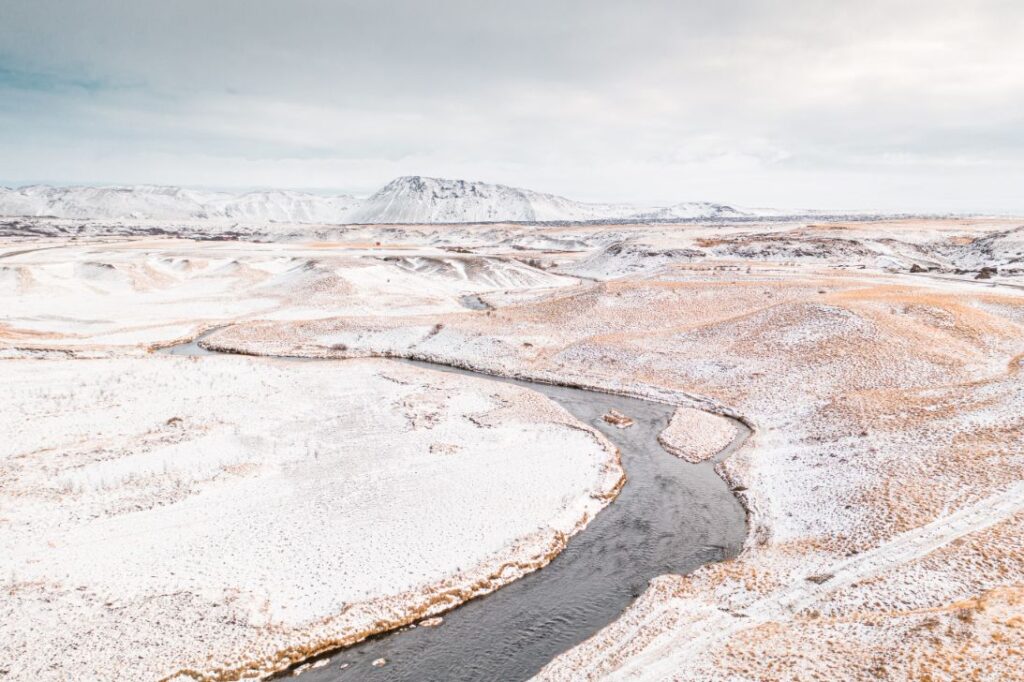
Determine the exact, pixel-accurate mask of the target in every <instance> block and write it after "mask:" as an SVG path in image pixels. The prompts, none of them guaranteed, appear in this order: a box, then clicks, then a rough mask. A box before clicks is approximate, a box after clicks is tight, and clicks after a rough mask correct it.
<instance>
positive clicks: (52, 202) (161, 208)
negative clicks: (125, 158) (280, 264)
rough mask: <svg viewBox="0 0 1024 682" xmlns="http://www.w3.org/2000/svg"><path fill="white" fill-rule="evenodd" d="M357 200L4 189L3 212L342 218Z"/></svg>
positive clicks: (170, 190)
mask: <svg viewBox="0 0 1024 682" xmlns="http://www.w3.org/2000/svg"><path fill="white" fill-rule="evenodd" d="M356 202H357V200H356V199H355V198H354V197H350V196H344V195H342V196H332V197H325V196H319V195H316V194H307V193H304V192H291V191H278V190H273V191H266V192H246V193H245V194H230V193H227V192H204V191H200V190H192V189H183V188H181V187H158V186H152V185H136V186H131V187H47V186H44V185H32V186H30V187H21V188H19V189H6V188H0V215H5V216H53V217H57V218H81V219H89V218H91V219H99V220H119V219H153V220H211V219H226V220H238V221H245V222H269V221H276V222H292V223H333V222H339V221H340V220H339V219H340V218H342V217H343V216H344V215H345V213H346V212H347V211H348V210H349V209H350V208H351V207H352V206H353V205H354V204H355V203H356Z"/></svg>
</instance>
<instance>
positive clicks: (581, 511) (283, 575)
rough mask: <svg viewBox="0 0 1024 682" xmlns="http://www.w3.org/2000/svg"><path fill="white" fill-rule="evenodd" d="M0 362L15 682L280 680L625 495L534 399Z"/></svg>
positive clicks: (283, 374)
mask: <svg viewBox="0 0 1024 682" xmlns="http://www.w3.org/2000/svg"><path fill="white" fill-rule="evenodd" d="M0 365H2V373H0V430H2V432H3V433H4V434H5V443H4V446H3V448H2V450H0V480H3V482H4V484H3V486H2V489H0V517H2V522H0V546H2V547H3V548H4V551H3V552H0V575H2V576H3V580H4V586H3V592H2V595H3V596H2V597H0V668H2V669H3V670H4V673H5V676H6V677H7V679H19V680H43V679H49V680H58V679H61V680H66V679H123V680H140V679H165V678H168V677H170V678H174V677H176V676H180V677H183V678H184V677H189V676H195V675H200V676H206V675H219V676H221V677H231V676H232V675H235V674H240V673H247V674H252V673H261V672H262V673H266V672H269V671H272V670H274V669H279V668H281V667H284V666H286V665H287V664H288V663H289V662H293V661H296V660H301V659H302V658H303V657H305V656H308V655H310V654H312V653H315V652H317V651H320V650H322V649H325V648H329V647H332V646H337V645H339V644H342V643H345V642H351V641H356V640H358V639H360V638H362V637H364V636H365V635H366V634H368V633H373V632H377V631H380V630H383V629H387V628H390V627H396V626H398V625H402V624H405V623H408V622H410V621H414V620H416V619H420V618H424V617H427V616H430V615H431V614H434V613H437V612H438V611H441V610H443V609H445V608H447V607H450V606H452V605H454V604H457V603H459V602H461V601H464V600H465V599H467V598H469V597H471V596H473V595H476V594H481V593H485V592H487V591H490V590H492V589H494V588H496V587H499V586H500V585H502V584H503V583H505V582H508V581H510V580H513V579H515V578H516V577H518V576H519V575H521V574H522V573H524V572H526V571H529V570H532V569H535V568H537V567H539V566H542V565H544V564H545V563H547V561H549V560H550V559H551V558H552V557H553V556H554V555H555V554H557V552H558V551H559V550H560V549H561V548H562V546H564V543H565V542H566V539H567V537H568V536H570V535H572V534H573V533H575V532H576V531H577V530H579V528H580V527H581V526H582V525H583V524H584V523H585V522H586V520H587V519H588V518H590V517H592V516H593V515H594V514H595V513H596V512H597V511H598V510H599V509H600V508H601V507H602V506H604V505H605V504H607V502H608V499H609V498H610V497H611V496H612V495H613V493H614V491H615V490H616V489H617V487H618V485H619V483H620V478H621V476H622V471H621V468H620V467H619V465H618V455H617V452H616V451H615V449H614V448H613V447H612V446H611V445H610V443H608V441H607V440H605V439H604V437H603V436H601V435H600V434H599V433H598V432H596V431H594V430H593V429H591V428H589V427H586V426H584V425H582V424H579V423H578V422H576V420H575V419H573V418H572V417H571V416H570V415H568V414H567V413H566V412H564V411H563V410H562V409H561V408H559V407H557V406H556V405H554V404H553V403H551V402H550V401H548V400H547V399H546V398H544V397H542V396H540V395H539V394H536V393H533V392H531V391H526V390H524V389H520V388H517V387H514V386H509V385H504V384H495V383H494V382H489V381H486V380H483V379H473V378H467V377H464V376H458V375H452V374H442V373H438V372H433V371H429V370H423V369H418V368H412V367H409V366H406V365H400V364H397V363H394V362H387V361H377V360H369V361H356V362H337V363H329V364H324V363H317V364H315V365H313V364H309V363H301V362H287V361H274V360H257V359H249V358H224V357H204V358H201V359H196V358H175V357H171V356H154V357H150V358H134V359H110V360H56V361H49V360H3V361H0Z"/></svg>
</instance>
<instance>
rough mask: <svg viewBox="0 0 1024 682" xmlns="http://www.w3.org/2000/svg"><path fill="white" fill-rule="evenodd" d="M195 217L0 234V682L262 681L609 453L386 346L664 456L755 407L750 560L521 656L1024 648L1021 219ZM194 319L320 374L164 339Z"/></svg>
mask: <svg viewBox="0 0 1024 682" xmlns="http://www.w3.org/2000/svg"><path fill="white" fill-rule="evenodd" d="M438 196H439V197H441V198H439V199H438V201H439V202H440V203H439V204H438V206H440V207H441V208H443V209H444V210H445V211H449V210H456V209H455V208H453V206H456V204H457V202H456V203H453V202H451V201H442V200H441V199H443V197H442V196H441V194H440V193H439V194H438ZM402 205H403V206H408V205H409V203H408V202H404V203H403V204H402ZM417 205H422V204H417ZM460 210H461V209H460ZM207 229H208V228H207V227H203V226H197V225H196V224H192V223H191V222H188V221H183V222H182V223H181V224H180V225H178V226H173V225H168V224H162V225H161V226H160V227H159V229H156V228H155V227H154V224H153V223H150V222H147V221H141V220H140V221H136V222H132V221H130V220H117V221H107V222H104V221H86V220H77V219H69V218H63V219H60V218H52V219H51V218H18V219H11V220H8V221H0V388H2V389H3V390H2V392H0V424H2V425H3V430H2V432H3V433H4V434H5V438H6V440H5V442H4V444H3V446H2V448H3V449H2V450H0V453H2V456H0V481H2V482H3V484H2V487H0V569H2V573H0V579H2V580H5V581H6V583H5V589H4V590H3V592H0V595H2V596H0V616H2V617H0V670H3V671H4V672H5V673H6V676H7V679H12V680H36V679H68V678H75V677H82V678H90V677H99V678H104V679H106V678H120V679H159V678H162V677H170V676H174V675H177V674H182V675H191V676H194V677H205V678H211V679H216V678H221V679H228V678H231V677H232V676H237V675H238V674H242V673H248V674H253V675H259V674H265V673H266V672H267V671H269V670H272V669H275V668H278V667H281V666H282V665H284V664H286V663H288V662H291V661H296V660H301V659H303V658H304V657H306V656H308V655H309V654H311V653H312V652H315V651H319V650H321V649H325V648H329V647H331V646H333V645H337V644H344V643H346V642H348V641H351V639H352V638H358V637H360V636H362V635H363V634H365V633H366V632H370V631H375V630H380V629H387V628H390V627H394V626H396V625H399V624H403V623H406V622H409V621H410V620H413V619H418V618H422V617H424V616H426V615H428V614H432V613H436V612H437V611H439V610H441V609H443V608H445V607H447V606H450V605H454V603H457V602H458V601H462V600H464V599H467V598H469V597H471V596H473V594H475V593H477V592H478V591H481V590H483V591H486V590H489V589H493V588H496V587H498V586H499V585H500V584H502V583H504V582H507V581H509V580H513V579H515V578H516V577H518V576H519V575H521V574H522V573H524V572H526V571H528V570H532V569H534V568H539V567H540V566H542V565H543V564H544V563H545V562H546V561H548V560H549V559H550V558H551V557H552V556H554V555H555V554H557V552H558V551H559V550H560V548H561V547H562V545H563V544H564V543H565V542H566V541H568V542H570V543H571V542H572V539H569V536H570V535H571V534H572V533H574V532H576V531H580V532H583V533H585V532H586V529H585V527H584V524H585V523H586V521H587V519H589V518H591V517H592V516H593V515H594V514H595V513H597V512H598V510H599V509H600V508H601V507H602V506H604V505H606V504H609V498H610V496H611V494H612V493H613V492H614V490H615V489H616V486H617V485H618V484H619V483H620V480H621V475H622V472H621V469H620V468H619V465H618V460H617V457H616V453H615V451H614V448H612V447H611V446H610V444H609V443H608V442H607V441H605V440H604V439H603V438H602V437H600V436H599V435H598V434H597V433H596V432H594V431H593V430H592V429H590V428H589V427H588V426H586V425H583V424H580V423H578V422H576V421H575V420H574V419H573V418H571V417H569V416H568V415H567V414H566V413H565V412H563V411H562V410H561V409H560V408H558V407H556V406H555V405H554V404H553V403H551V402H549V401H548V400H547V399H544V398H542V397H540V396H539V395H538V394H536V393H534V392H532V391H528V390H525V389H519V388H513V387H509V386H504V385H501V384H497V383H495V382H492V381H488V380H486V379H483V378H479V379H476V378H467V377H464V376H450V375H441V374H438V373H435V372H432V371H427V370H423V369H418V368H415V367H412V366H409V365H406V364H402V363H400V362H398V361H396V360H394V359H384V358H411V359H421V360H429V361H433V362H435V363H442V364H450V365H458V366H463V367H468V368H472V369H475V370H478V371H480V372H485V373H491V374H496V375H505V376H517V377H522V378H526V379H533V380H538V381H547V382H555V383H568V384H572V385H578V386H584V387H591V388H594V389H597V390H601V391H607V392H612V393H622V394H628V395H633V396H639V397H645V398H648V399H652V400H657V401H662V402H666V403H670V404H672V405H676V406H679V407H680V408H682V409H680V410H679V411H678V412H677V413H676V414H677V418H676V419H673V421H672V423H671V424H670V425H669V427H668V428H667V429H666V430H665V431H664V432H663V433H662V435H661V441H662V443H663V444H664V446H665V448H666V450H668V451H669V452H671V453H673V454H674V455H675V456H678V457H681V458H683V459H687V460H702V459H706V458H707V457H708V456H709V455H710V454H712V453H714V452H715V451H716V450H717V449H718V448H719V447H720V444H721V443H723V442H726V441H727V440H728V439H729V438H730V437H731V434H732V433H733V430H732V429H733V427H732V425H731V423H730V422H728V421H726V420H723V419H722V418H721V417H720V416H717V415H731V416H735V417H739V418H741V419H742V420H743V421H745V422H746V423H748V424H750V425H751V426H752V428H753V435H752V436H751V437H750V438H749V439H748V440H747V441H746V443H745V445H744V446H743V447H742V448H741V449H739V450H738V451H737V452H735V453H734V454H732V456H731V457H729V458H728V459H726V460H725V461H724V462H723V463H721V464H719V465H718V469H717V470H718V471H719V473H720V474H721V475H722V476H723V477H724V478H725V479H726V480H727V481H728V482H729V484H730V486H731V488H732V490H733V492H734V493H735V494H736V495H737V497H739V499H740V500H741V501H742V503H743V504H744V506H745V507H746V509H747V512H748V524H749V535H748V537H747V541H746V544H745V546H744V549H743V552H742V553H741V554H740V555H739V556H738V557H736V558H735V559H731V560H728V561H724V562H718V563H712V564H708V565H705V566H703V567H702V568H700V569H698V570H696V571H695V572H693V573H691V574H689V575H664V576H661V577H659V578H657V579H655V580H654V581H652V583H651V585H650V586H649V587H648V588H647V589H646V591H644V592H643V594H642V595H641V596H640V597H639V598H638V599H637V600H636V601H635V602H634V603H633V604H632V605H631V606H630V607H629V608H628V609H627V610H626V612H625V613H624V614H623V615H622V617H621V618H619V619H618V620H617V621H615V622H614V623H612V624H611V625H609V626H608V627H606V628H604V629H602V630H601V631H599V632H597V633H596V634H595V635H594V636H593V637H591V638H590V639H589V640H587V641H586V642H584V643H583V644H581V645H579V646H578V647H575V648H573V649H570V650H569V651H566V652H564V653H563V654H561V655H560V656H558V657H557V658H555V659H554V660H553V661H551V662H550V663H549V664H548V665H547V666H546V667H545V668H544V669H543V670H542V671H541V673H540V678H541V679H551V680H582V679H586V680H590V679H644V680H806V679H825V680H833V679H852V680H876V679H893V680H910V679H914V680H934V681H938V680H948V681H953V680H963V679H978V680H1002V679H1017V678H1019V676H1020V671H1021V670H1024V653H1022V652H1024V384H1022V381H1024V371H1022V362H1024V277H1022V275H1024V225H1022V223H1021V221H1019V220H1014V219H913V218H907V219H901V220H867V219H858V220H849V219H838V218H824V217H822V218H820V219H813V220H810V219H799V220H797V219H794V220H781V219H773V220H764V221H758V220H750V219H746V218H744V219H742V220H739V219H737V220H735V221H730V220H728V219H716V220H711V221H707V222H700V221H697V222H685V223H679V224H670V223H652V224H628V225H624V224H574V225H569V224H566V225H537V224H531V225H518V224H465V225H436V224H418V225H402V226H398V225H348V226H334V227H327V226H316V227H310V226H305V227H304V226H302V225H298V224H288V225H277V226H274V227H272V228H271V227H265V228H259V230H257V231H256V232H241V231H236V232H231V231H227V232H225V231H220V232H216V234H215V235H213V236H217V237H218V239H217V240H209V237H210V236H211V235H210V234H206V233H204V232H203V231H204V230H207ZM199 335H203V337H202V339H201V340H200V344H201V345H203V346H205V347H207V348H211V349H218V350H222V351H227V352H234V353H242V354H248V355H253V356H293V357H299V358H302V357H308V358H321V359H324V360H326V362H317V363H309V362H302V361H301V360H298V361H296V360H280V359H273V358H271V357H263V358H258V357H254V358H241V357H221V356H207V357H202V358H177V357H173V356H168V355H165V354H163V353H160V352H158V351H159V350H160V349H162V348H165V347H167V346H172V345H174V344H176V343H179V342H182V341H188V340H191V339H194V338H195V337H197V336H199ZM665 456H666V457H670V456H673V455H670V454H668V453H666V454H665ZM626 473H627V474H628V472H626ZM610 504H615V502H610ZM580 529H582V530H580ZM541 570H542V573H541V575H543V569H541ZM443 628H444V625H442V626H440V629H439V630H438V632H443ZM387 669H388V668H387V666H386V665H385V666H384V667H383V668H381V670H382V671H387ZM382 674H385V673H382Z"/></svg>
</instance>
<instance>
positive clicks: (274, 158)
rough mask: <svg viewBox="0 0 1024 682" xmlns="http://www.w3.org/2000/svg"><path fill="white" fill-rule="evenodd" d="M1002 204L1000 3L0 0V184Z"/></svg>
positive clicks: (1016, 176) (1020, 99)
mask: <svg viewBox="0 0 1024 682" xmlns="http://www.w3.org/2000/svg"><path fill="white" fill-rule="evenodd" d="M413 174H417V175H434V176H442V177H461V178H468V179H480V180H487V181H491V182H500V183H505V184H511V185H518V186H525V187H530V188H533V189H539V190H544V191H551V192H555V193H560V194H564V195H567V196H570V197H573V198H578V199H585V200H608V201H612V200H614V201H639V202H675V201H683V200H715V201H723V202H728V203H734V204H739V205H748V206H784V207H820V208H840V207H848V208H883V209H925V210H965V211H970V210H992V211H1022V210H1024V2H1021V0H1008V1H998V0H991V1H990V0H956V1H953V0H927V1H925V0H922V1H920V2H917V1H909V0H908V1H901V0H886V1H882V2H875V1H873V0H855V1H847V0H806V1H805V0H790V1H770V0H744V1H740V0H717V1H715V2H709V1H705V0H702V1H700V2H697V1H685V0H675V1H664V2H648V1H643V0H631V1H629V2H624V1H622V0H586V1H583V0H579V1H576V0H565V1H559V0H506V1H503V2H491V1H486V0H434V1H430V2H428V1H426V0H401V1H398V0H396V1H388V0H361V1H358V2H356V1H344V0H340V1H339V0H330V1H327V0H280V1H275V2H271V1H268V0H131V1H124V0H117V1H114V0H0V183H3V184H7V185H20V184H25V183H28V182H36V181H40V182H51V183H85V184H100V183H159V184H180V185H189V186H211V187H239V188H242V187H294V188H320V189H326V190H336V191H348V192H355V193H365V192H368V191H371V190H373V189H375V188H377V187H378V186H380V185H381V184H383V183H384V182H386V181H387V180H389V179H391V178H392V177H394V176H397V175H413Z"/></svg>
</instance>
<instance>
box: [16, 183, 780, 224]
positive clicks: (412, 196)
mask: <svg viewBox="0 0 1024 682" xmlns="http://www.w3.org/2000/svg"><path fill="white" fill-rule="evenodd" d="M759 214H760V212H754V211H741V210H738V209H735V208H732V207H730V206H725V205H722V204H713V203H708V202H690V203H680V204H675V205H671V206H663V207H641V206H633V205H629V204H588V203H583V202H579V201H573V200H571V199H566V198H564V197H560V196H556V195H553V194H543V193H540V192H534V191H532V190H527V189H519V188H515V187H506V186H505V185H494V184H488V183H484V182H471V181H466V180H446V179H439V178H425V177H420V176H406V177H400V178H396V179H395V180H392V181H391V182H389V183H388V184H387V185H385V186H384V187H382V188H381V189H380V190H378V191H377V192H376V193H374V194H373V195H371V196H370V197H367V198H365V199H356V198H354V197H351V196H347V195H342V196H321V195H316V194H307V193H303V192H295V191H283V190H278V191H254V192H247V193H244V194H230V193H226V192H206V191H201V190H194V189H184V188H180V187H158V186H149V185H141V186H127V187H48V186H42V185H33V186H28V187H22V188H17V189H8V188H2V187H0V216H12V217H18V216H35V217H39V216H50V217H55V218H73V219H92V220H131V219H134V220H160V221H195V220H210V221H238V222H250V223H251V222H256V223H258V222H268V221H273V222H279V223H316V224H328V225H331V224H351V223H365V224H382V223H486V222H587V221H609V220H640V221H646V220H655V221H671V220H693V219H697V218H707V219H718V218H735V217H743V216H747V217H749V216H753V215H759Z"/></svg>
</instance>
